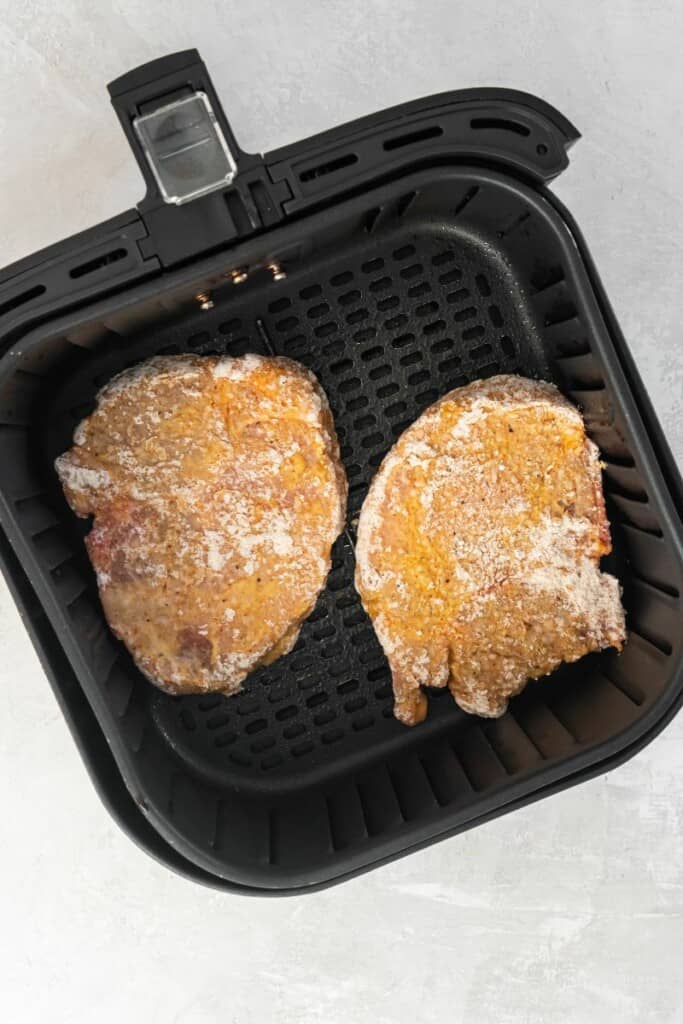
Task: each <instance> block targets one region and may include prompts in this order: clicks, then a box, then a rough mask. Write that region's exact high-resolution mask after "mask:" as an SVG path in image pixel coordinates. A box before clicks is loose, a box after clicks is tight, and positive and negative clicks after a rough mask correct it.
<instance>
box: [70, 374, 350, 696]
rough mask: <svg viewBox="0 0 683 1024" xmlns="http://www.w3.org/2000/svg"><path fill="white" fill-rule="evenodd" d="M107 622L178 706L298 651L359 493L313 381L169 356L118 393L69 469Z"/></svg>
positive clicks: (82, 434)
mask: <svg viewBox="0 0 683 1024" xmlns="http://www.w3.org/2000/svg"><path fill="white" fill-rule="evenodd" d="M56 469H57V473H58V474H59V478H60V480H61V482H62V486H63V488H64V493H65V495H66V498H67V501H68V502H69V504H70V505H71V507H72V509H73V510H74V511H75V512H76V513H77V514H78V515H80V516H90V515H92V516H94V517H95V519H94V524H93V527H92V530H91V531H90V533H89V534H88V536H87V538H86V545H87V549H88V553H89V555H90V559H91V561H92V564H93V566H94V568H95V571H96V573H97V581H98V585H99V589H100V597H101V600H102V605H103V607H104V611H105V615H106V617H107V620H108V622H109V625H110V626H111V628H112V630H113V631H114V633H115V634H116V635H117V636H118V637H120V638H121V640H123V642H124V643H125V644H126V646H127V647H128V649H129V651H130V652H131V654H132V655H133V658H134V659H135V661H136V663H137V665H138V667H139V668H140V669H141V671H142V672H143V673H144V674H145V675H146V676H147V678H148V679H150V680H151V682H153V683H155V684H156V685H157V686H159V687H160V688H161V689H163V690H166V691H168V692H170V693H175V694H180V693H200V692H206V691H211V690H217V691H222V692H223V693H235V692H236V691H237V690H239V689H240V688H241V685H242V682H243V680H244V679H245V677H246V676H247V674H248V673H249V672H251V671H252V670H253V669H254V668H256V667H257V666H259V665H263V664H268V663H269V662H271V661H273V660H274V659H275V658H277V657H278V656H280V655H281V654H285V653H286V652H287V651H289V650H290V649H291V648H292V647H293V645H294V643H295V641H296V638H297V636H298V634H299V630H300V627H301V624H302V622H303V621H304V619H305V618H306V616H307V615H308V614H309V613H310V612H311V610H312V609H313V606H314V604H315V601H316V598H317V596H318V594H319V593H320V591H321V589H322V588H323V586H324V584H325V580H326V578H327V574H328V571H329V567H330V548H331V546H332V544H333V542H334V540H335V539H336V537H337V536H338V535H339V533H340V532H341V530H342V528H343V523H344V513H345V504H346V489H347V488H346V478H345V476H344V472H343V469H342V467H341V463H340V461H339V448H338V444H337V439H336V436H335V432H334V425H333V422H332V417H331V414H330V410H329V406H328V403H327V399H326V397H325V394H324V393H323V391H322V389H321V387H320V385H319V384H318V382H317V381H316V379H315V378H314V377H313V376H312V374H310V373H309V371H308V370H306V369H305V368H304V367H302V366H300V365H298V364H297V363H294V362H292V361H291V360H289V359H284V358H268V357H262V356H257V355H247V356H243V357H241V358H229V357H218V356H165V357H157V358H153V359H150V360H148V361H147V362H145V363H142V364H140V365H139V366H136V367H133V368H132V369H130V370H126V371H124V372H123V373H121V374H119V376H117V377H115V378H114V379H113V380H112V381H111V382H110V383H109V384H107V385H106V386H105V387H104V388H103V390H102V391H100V393H99V395H98V399H97V407H96V409H95V411H94V412H93V413H92V415H91V416H89V417H88V418H87V419H85V420H83V422H82V423H81V424H80V425H79V426H78V428H77V429H76V431H75V434H74V445H73V447H72V448H71V449H70V451H68V452H66V453H65V454H64V455H62V456H60V457H59V458H58V459H57V461H56Z"/></svg>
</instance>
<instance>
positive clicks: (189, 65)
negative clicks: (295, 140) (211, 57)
mask: <svg viewBox="0 0 683 1024" xmlns="http://www.w3.org/2000/svg"><path fill="white" fill-rule="evenodd" d="M107 88H108V90H109V95H110V97H111V102H112V106H113V107H114V109H115V111H116V113H117V115H118V117H119V120H120V121H121V125H122V127H123V130H124V132H125V134H126V138H127V139H128V142H129V143H130V146H131V149H132V150H133V153H134V154H135V158H136V160H137V162H138V164H139V166H140V170H141V171H142V174H143V177H144V179H145V183H146V185H147V196H146V197H145V199H144V200H143V202H142V203H141V204H140V209H144V208H145V207H148V206H150V205H152V204H155V203H156V202H158V201H159V200H160V199H161V198H162V196H161V194H160V190H159V185H158V182H157V180H156V178H155V175H154V173H153V170H152V167H151V165H150V162H149V158H148V156H147V154H146V153H145V149H144V146H143V145H142V142H141V140H140V136H139V134H138V133H137V132H136V130H135V122H136V120H139V119H140V118H141V117H142V116H144V115H145V114H150V113H153V112H154V111H155V110H159V109H163V108H164V107H165V106H167V105H168V104H169V103H172V102H173V101H177V100H181V99H183V97H189V96H191V95H192V94H193V93H199V94H203V95H204V96H206V97H207V99H208V102H209V104H210V107H211V109H212V112H213V114H214V116H215V119H216V121H217V123H218V126H219V128H220V131H221V133H222V135H223V138H224V139H225V142H226V144H227V147H228V149H229V151H230V153H231V155H232V158H233V160H234V163H235V165H236V167H237V170H238V171H239V169H240V167H241V166H242V165H243V164H244V162H245V160H246V161H247V162H248V156H247V154H245V153H244V152H243V151H242V150H241V149H240V147H239V146H238V144H237V140H236V139H235V136H234V134H233V132H232V129H231V127H230V124H229V122H228V120H227V118H226V116H225V114H224V112H223V108H222V106H221V103H220V100H219V99H218V95H217V93H216V91H215V89H214V87H213V83H212V81H211V78H210V76H209V73H208V71H207V70H206V66H205V64H204V62H203V61H202V59H201V57H200V56H199V53H198V52H197V50H183V51H182V52H181V53H172V54H169V55H168V56H166V57H160V58H159V59H158V60H153V61H150V62H149V63H148V64H142V65H141V66H140V67H138V68H135V69H133V70H132V71H129V72H127V73H126V74H125V75H121V77H120V78H117V79H115V80H114V81H113V82H110V83H109V85H108V87H107Z"/></svg>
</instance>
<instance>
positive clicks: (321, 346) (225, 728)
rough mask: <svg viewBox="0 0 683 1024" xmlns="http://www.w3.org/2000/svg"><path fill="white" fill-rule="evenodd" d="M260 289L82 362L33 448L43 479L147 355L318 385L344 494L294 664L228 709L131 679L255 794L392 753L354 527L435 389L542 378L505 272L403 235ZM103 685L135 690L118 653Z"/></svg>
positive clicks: (130, 670)
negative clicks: (274, 364) (41, 461)
mask: <svg viewBox="0 0 683 1024" xmlns="http://www.w3.org/2000/svg"><path fill="white" fill-rule="evenodd" d="M264 288H265V283H264V286H263V287H262V288H259V287H258V285H257V284H254V285H253V286H247V287H246V288H245V289H244V291H243V293H242V294H239V293H237V294H236V289H232V291H231V292H230V293H228V295H227V299H229V302H227V301H226V302H225V304H224V303H223V302H222V301H221V298H220V296H217V297H216V298H217V304H216V308H214V310H213V311H211V312H210V313H202V314H193V315H191V316H190V317H188V318H186V319H185V321H184V322H183V323H182V324H181V323H176V324H174V325H173V326H166V327H164V328H163V329H160V330H155V331H150V332H145V333H144V334H141V335H136V336H134V337H128V338H115V339H111V340H108V342H107V345H106V347H103V348H102V349H101V350H100V351H96V352H93V353H88V354H87V356H86V357H85V358H82V356H81V359H80V365H79V366H78V367H77V368H75V367H74V368H72V369H71V370H70V372H69V373H68V375H66V376H65V379H63V381H62V384H61V387H60V388H59V390H58V394H57V397H56V400H55V402H54V405H53V407H52V408H51V409H49V411H48V414H47V416H46V417H45V420H44V427H45V430H44V433H43V444H44V451H45V454H46V456H47V460H48V464H47V466H46V472H48V473H51V468H50V467H51V463H52V460H53V458H54V456H55V455H56V454H58V453H59V452H60V451H62V450H64V449H65V448H66V447H68V445H69V443H70V438H71V433H72V431H73V428H74V426H75V424H76V422H78V421H79V420H80V419H81V418H82V416H83V415H84V414H86V413H87V412H89V411H90V409H91V408H92V404H93V399H94V395H95V393H96V391H97V389H98V388H99V387H100V386H101V385H102V384H104V383H105V382H106V381H107V380H108V379H109V378H110V377H111V376H112V375H113V374H114V373H116V372H118V371H120V370H121V369H123V368H124V367H125V366H128V365H131V364H132V363H135V362H137V361H139V360H142V359H145V358H147V357H149V356H150V355H152V354H153V353H178V352H184V351H192V352H197V353H213V352H225V353H229V354H241V353H243V352H247V351H259V352H272V353H277V354H283V355H287V356H289V357H291V358H293V359H296V360H299V361H300V362H302V363H304V364H305V365H306V366H308V367H310V368H311V369H312V370H313V372H314V373H315V374H316V375H317V377H318V378H319V380H320V381H321V383H322V386H323V387H324V389H325V391H326V392H327V395H328V397H329V400H330V404H331V407H332V411H333V414H334V418H335V423H336V428H337V432H338V436H339V441H340V445H341V453H342V458H343V461H344V465H345V468H346V473H347V475H348V480H349V488H350V490H349V512H348V529H347V531H346V533H345V535H344V536H342V537H341V538H340V539H339V541H338V542H337V544H336V546H335V548H334V552H333V562H332V571H331V573H330V575H329V579H328V582H327V587H326V589H325V591H324V592H323V594H322V595H321V596H320V599H319V601H318V604H317V606H316V608H315V611H314V612H313V614H312V615H311V616H310V618H309V619H308V621H307V622H306V623H305V625H304V627H303V629H302V632H301V636H300V638H299V641H298V643H297V645H296V647H295V649H294V651H293V652H292V653H291V654H290V655H288V656H286V657H285V658H281V659H280V660H279V661H277V662H276V663H275V664H273V665H271V666H268V667H267V668H264V669H261V670H259V671H258V672H256V673H255V674H254V675H253V676H252V677H251V678H250V679H249V680H248V682H247V685H246V686H245V689H244V691H243V692H242V693H241V694H240V695H238V696H236V697H232V698H225V697H223V696H220V695H212V696H204V697H183V698H170V697H168V696H166V695H164V694H161V693H159V692H158V691H156V690H154V689H152V688H151V687H148V684H146V683H145V682H144V681H143V680H142V678H141V677H138V678H137V679H136V686H144V687H145V688H146V689H147V691H148V693H149V701H150V702H151V712H152V715H153V718H154V720H155V722H156V723H157V726H158V728H159V729H161V730H162V732H163V733H164V735H165V736H166V738H167V740H168V741H169V742H170V743H172V745H173V747H174V749H175V751H176V752H177V754H178V755H179V756H180V757H181V758H183V759H185V760H187V761H189V762H191V764H192V766H193V768H194V769H195V770H199V771H203V772H207V773H208V774H209V775H210V776H211V777H214V778H220V779H222V780H224V779H225V778H226V776H228V777H229V776H233V775H235V776H240V777H241V778H242V780H243V781H245V777H249V778H250V779H251V780H252V782H254V783H256V784H257V785H258V779H259V778H260V777H265V776H268V785H269V786H270V785H272V782H273V777H274V776H291V775H292V773H295V774H298V773H300V772H304V771H307V770H308V769H309V768H310V765H311V761H314V762H315V763H316V764H317V765H322V764H323V763H324V764H326V765H327V766H329V767H330V768H331V769H333V768H334V766H335V764H336V763H337V762H340V761H342V760H345V759H346V758H347V757H348V755H349V752H350V751H361V750H368V749H372V751H374V752H376V751H377V750H378V749H379V747H380V746H381V747H383V748H384V747H385V746H386V744H387V743H388V744H390V745H391V744H393V743H395V742H401V741H402V740H403V739H405V738H406V731H405V729H404V727H402V726H400V725H399V724H397V723H396V722H395V721H394V719H393V715H392V691H391V683H390V675H389V670H388V666H387V663H386V660H385V658H384V656H383V654H382V651H381V648H380V646H379V644H378V642H377V640H376V638H375V635H374V632H373V630H372V627H371V625H370V623H369V621H368V619H367V616H366V615H365V613H364V611H363V609H362V607H361V605H360V601H359V598H358V595H357V593H356V591H355V589H354V585H353V573H354V556H353V540H354V529H355V524H356V522H357V516H358V513H359V510H360V507H361V504H362V501H363V498H364V496H365V493H366V491H367V487H368V485H369V483H370V481H371V479H372V476H373V474H374V472H375V471H376V469H377V467H378V466H379V464H380V462H381V460H382V458H383V456H384V455H385V454H386V452H387V451H388V449H389V448H390V447H391V445H392V444H393V442H394V441H395V440H396V438H397V437H398V436H399V435H400V434H401V432H402V431H403V430H404V429H405V427H406V426H407V425H408V424H410V423H411V422H412V421H413V420H414V419H415V418H416V417H417V416H418V415H419V414H420V413H421V412H422V411H423V410H424V409H425V408H426V407H427V406H429V405H430V404H431V403H432V402H433V401H434V400H435V399H436V398H438V397H439V396H440V395H442V394H444V393H445V392H447V391H449V390H450V389H452V388H455V387H458V386H460V385H462V384H465V383H466V382H468V381H470V380H474V379H476V378H479V377H485V376H490V375H492V374H495V373H517V372H519V373H523V374H526V375H532V376H545V377H547V376H548V368H547V366H546V364H545V363H544V361H543V358H542V355H541V348H540V345H539V343H538V338H537V335H536V332H535V328H534V326H533V320H532V317H531V315H530V314H529V312H528V310H527V309H526V308H525V306H524V303H523V301H522V297H521V296H520V294H519V292H518V290H517V288H516V286H515V284H514V281H513V280H512V278H511V276H510V274H509V272H508V271H507V269H506V268H505V266H504V264H502V262H498V261H497V260H496V259H495V258H494V257H493V256H492V255H491V252H490V251H488V252H487V251H486V250H485V249H484V248H478V247H476V246H474V245H472V244H471V243H467V242H464V241H463V240H458V239H457V237H451V238H448V237H445V236H443V235H442V236H439V235H410V236H406V233H405V231H403V232H401V233H400V234H399V233H398V232H397V233H396V234H394V235H390V236H385V237H384V238H382V239H381V240H378V241H375V240H373V241H372V244H371V245H369V244H368V240H366V239H364V240H363V244H362V246H357V247H355V248H351V249H349V250H347V251H346V252H342V253H339V254H338V255H337V256H336V258H334V259H330V260H328V261H327V262H326V263H324V264H323V265H319V266H318V268H317V272H316V273H315V274H314V275H313V274H311V273H308V274H303V273H302V274H299V275H297V277H296V278H292V279H291V280H288V281H285V282H282V283H281V284H280V285H277V286H274V285H272V284H268V286H267V288H268V290H267V293H266V292H265V291H264ZM266 296H267V297H266ZM79 354H80V353H79ZM112 671H113V673H114V674H121V673H122V674H125V675H127V674H134V675H136V676H137V675H138V674H137V673H136V670H135V668H134V666H133V665H132V663H131V662H130V659H128V657H127V655H126V654H125V652H124V651H123V649H122V650H121V655H120V658H119V660H118V663H117V664H116V666H115V667H114V668H113V669H112ZM459 714H460V712H459V711H458V709H457V708H456V707H455V705H454V704H453V703H452V701H451V698H450V696H449V695H448V694H444V693H443V692H442V691H435V692H434V693H433V695H432V700H431V708H430V721H431V724H432V726H433V727H434V726H436V724H437V722H439V721H442V720H443V718H444V717H448V718H449V719H452V718H453V716H457V715H459ZM422 738H424V734H423V736H422Z"/></svg>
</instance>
